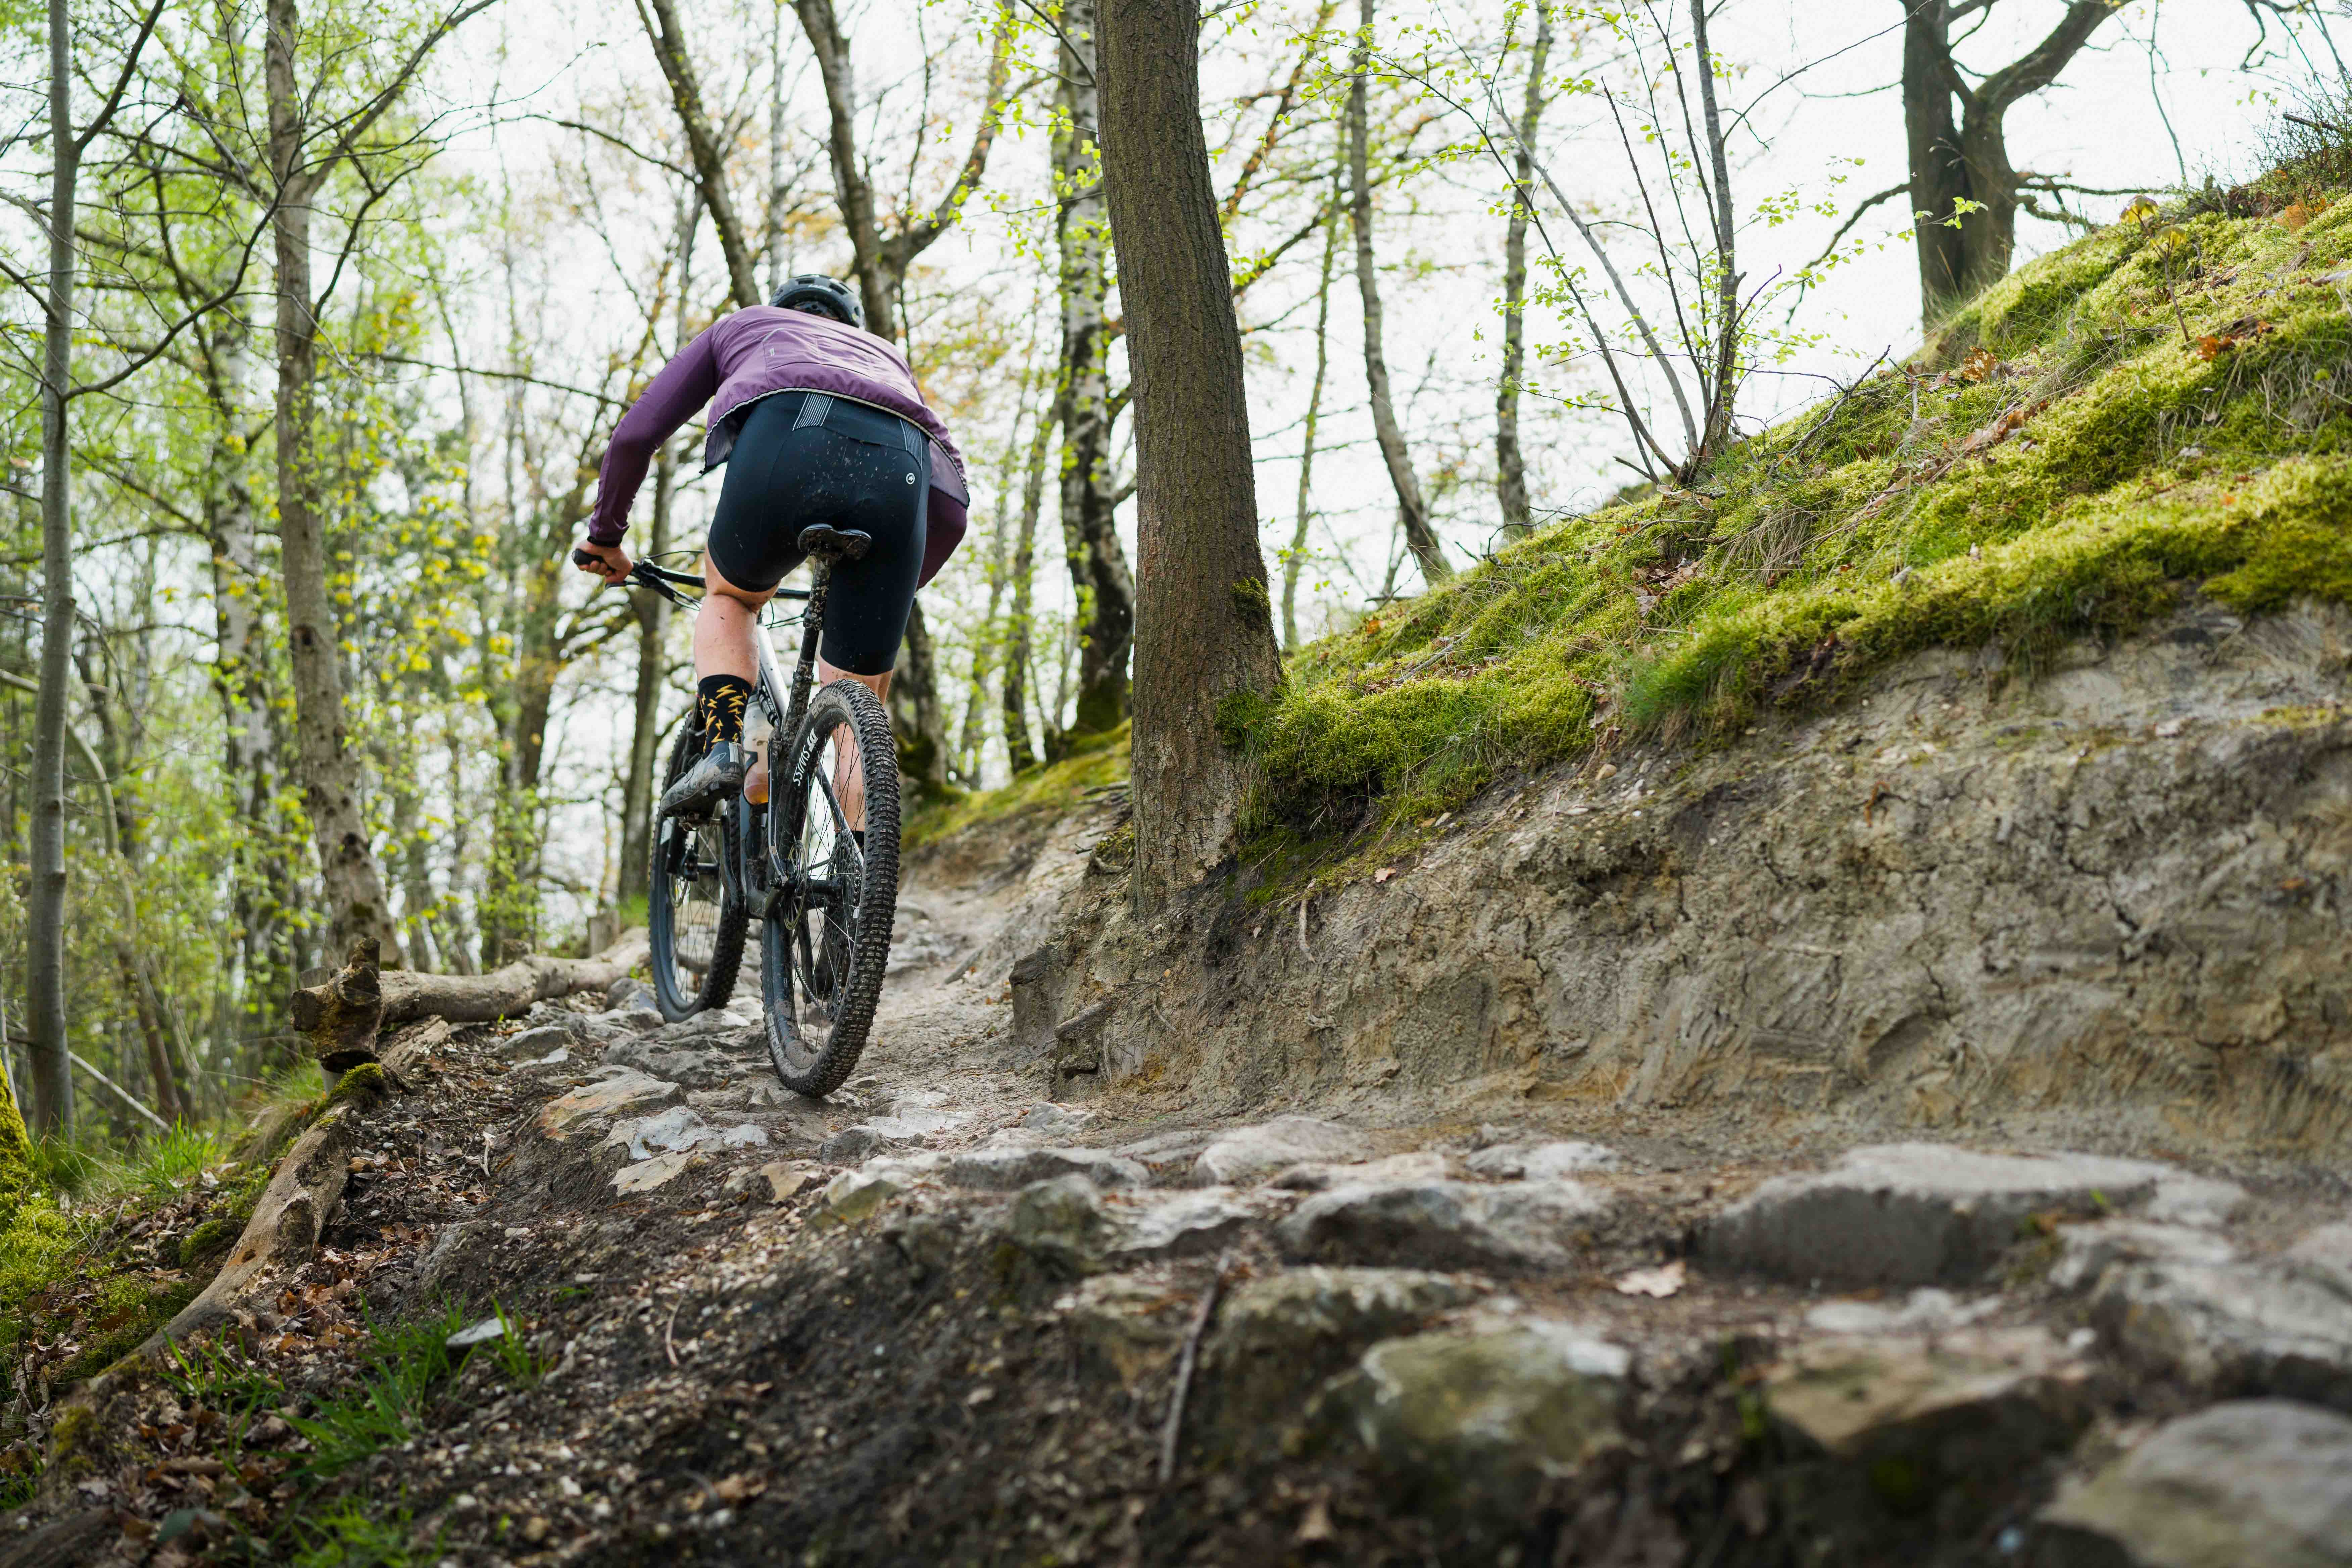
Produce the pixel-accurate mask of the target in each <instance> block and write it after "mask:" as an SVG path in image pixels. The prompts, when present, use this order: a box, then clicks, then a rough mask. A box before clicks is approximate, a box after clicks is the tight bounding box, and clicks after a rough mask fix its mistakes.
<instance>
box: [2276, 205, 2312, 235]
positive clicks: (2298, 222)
mask: <svg viewBox="0 0 2352 1568" xmlns="http://www.w3.org/2000/svg"><path fill="white" fill-rule="evenodd" d="M2311 219H2312V209H2311V208H2309V207H2307V206H2305V205H2303V204H2302V203H2301V202H2289V203H2288V204H2287V205H2286V206H2285V207H2284V209H2283V210H2282V211H2281V212H2280V213H2279V215H2278V218H2277V223H2278V226H2280V227H2281V228H2283V229H2285V230H2286V231H2287V232H2288V233H2289V234H2293V233H2294V232H2295V231H2296V230H2297V229H2300V228H2301V227H2302V226H2304V225H2305V224H2307V223H2309V222H2310V221H2311Z"/></svg>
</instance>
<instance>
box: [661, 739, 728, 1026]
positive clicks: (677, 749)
mask: <svg viewBox="0 0 2352 1568" xmlns="http://www.w3.org/2000/svg"><path fill="white" fill-rule="evenodd" d="M704 749H705V748H704V744H703V738H702V731H701V727H700V726H699V725H698V724H697V723H696V722H695V721H694V714H693V713H692V712H691V711H689V712H688V714H687V716H686V718H685V720H684V721H682V722H681V723H680V724H679V725H678V730H677V739H676V740H675V741H673V742H670V748H669V765H668V766H667V768H666V769H664V770H663V773H662V782H661V783H660V784H659V785H657V786H656V789H655V792H654V798H655V799H656V801H658V800H659V799H660V798H661V796H662V795H663V794H665V793H667V790H668V789H669V786H670V785H671V784H675V783H677V780H678V779H680V778H681V777H683V776H684V775H685V773H686V772H687V770H688V769H689V768H691V767H693V766H694V764H695V763H696V762H697V761H698V760H699V759H700V757H701V755H702V753H703V751H704ZM733 805H734V803H733V802H732V801H731V800H730V801H725V802H721V803H720V804H719V807H718V808H717V809H716V810H714V811H713V812H712V814H711V818H710V820H709V822H708V823H698V824H693V825H690V826H689V825H685V824H680V825H679V830H680V831H685V832H689V833H707V834H709V835H711V836H713V838H714V839H715V843H716V848H717V853H718V863H719V868H720V869H719V879H718V881H719V913H718V921H717V925H716V927H715V929H714V930H713V931H712V933H711V952H710V964H709V968H707V969H705V970H704V971H703V972H702V978H701V981H700V983H699V984H696V985H694V986H692V987H691V988H690V989H689V988H688V987H687V986H685V985H682V984H680V983H679V973H680V969H681V965H680V964H679V963H677V938H678V931H677V916H678V912H679V911H678V909H677V905H676V903H675V902H674V900H673V891H672V889H671V886H670V881H671V879H670V876H669V872H668V869H667V866H666V864H665V861H666V860H667V858H668V856H669V845H670V835H669V833H668V832H667V831H665V829H666V828H667V826H668V825H667V823H666V822H665V821H663V820H659V819H656V822H655V823H654V830H653V832H652V833H650V834H649V835H647V837H650V838H651V839H652V840H653V843H652V847H651V848H650V850H649V853H650V854H651V856H652V858H653V865H652V868H651V872H652V874H651V877H650V878H649V879H648V881H647V885H646V886H647V892H646V935H647V936H648V937H649V939H650V941H651V945H652V953H651V958H652V968H653V972H654V999H655V1003H656V1005H658V1006H659V1007H660V1009H661V1015H662V1016H663V1017H664V1018H667V1019H668V1020H669V1021H670V1022H671V1023H673V1024H675V1023H677V1021H678V1020H679V1019H681V1018H688V1017H691V1016H694V1015H695V1014H697V1013H700V1012H704V1011H707V1010H709V1009H711V1008H714V1007H723V1006H725V1005H727V999H728V998H729V997H730V996H732V995H734V994H735V977H736V973H737V971H738V970H740V968H741V967H742V963H743V938H744V933H745V931H747V930H748V929H749V928H750V925H751V909H750V906H749V905H747V904H746V903H745V902H744V900H743V893H742V889H740V888H739V887H738V886H737V885H736V879H735V875H734V871H733V868H734V866H735V855H736V846H735V813H734V811H733V810H732V806H733ZM689 973H690V972H689Z"/></svg>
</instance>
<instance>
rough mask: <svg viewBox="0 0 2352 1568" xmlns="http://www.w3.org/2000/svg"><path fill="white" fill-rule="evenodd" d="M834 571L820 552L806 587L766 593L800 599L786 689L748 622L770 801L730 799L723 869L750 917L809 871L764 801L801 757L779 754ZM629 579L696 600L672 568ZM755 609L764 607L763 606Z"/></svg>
mask: <svg viewBox="0 0 2352 1568" xmlns="http://www.w3.org/2000/svg"><path fill="white" fill-rule="evenodd" d="M832 577H833V567H832V563H830V562H828V561H826V560H824V559H823V558H821V557H820V558H816V559H814V560H812V561H811V562H810V563H809V585H808V587H807V588H806V589H798V588H780V589H778V590H777V591H776V593H775V594H774V595H772V599H797V600H800V601H803V610H802V612H801V626H802V630H801V650H800V658H798V659H796V660H795V661H794V662H793V679H792V683H791V685H790V687H789V688H787V687H786V685H785V682H784V679H783V668H782V665H780V664H779V663H778V662H777V659H776V647H775V643H774V642H773V640H772V639H771V638H770V637H769V636H768V628H767V626H766V625H765V624H764V623H763V622H762V621H761V620H760V619H759V618H757V617H756V616H755V617H754V618H753V620H752V623H751V643H752V647H753V649H754V652H755V655H756V658H757V660H758V665H759V679H758V680H757V681H755V682H754V683H753V687H752V700H753V701H754V702H756V703H758V704H759V706H760V707H761V710H763V711H764V712H765V713H766V714H767V717H768V724H769V729H768V753H767V763H768V780H769V785H768V787H769V802H768V804H767V805H753V804H752V803H751V802H750V801H748V800H745V799H744V798H743V797H742V796H741V795H737V796H736V797H735V810H736V812H737V814H738V815H737V817H736V827H737V830H738V831H737V832H736V835H735V843H736V846H737V853H738V854H739V855H740V857H741V858H740V861H739V862H738V863H737V864H735V865H732V866H729V867H727V868H725V870H724V873H723V874H724V875H726V876H727V877H729V878H730V879H732V880H733V881H734V883H735V892H736V896H737V897H739V898H740V899H741V900H743V901H744V902H745V903H746V904H747V905H749V906H750V909H751V918H752V919H754V920H760V921H764V920H765V919H766V918H767V916H768V915H769V914H770V913H771V912H772V910H774V909H775V907H776V903H777V900H781V899H782V898H784V897H785V896H786V895H787V894H788V893H790V892H791V891H792V890H793V883H794V881H795V879H796V878H800V879H806V877H807V873H806V871H805V870H804V869H801V868H795V867H794V865H793V861H792V858H791V856H790V855H789V854H788V852H787V851H786V848H785V847H784V839H785V837H786V836H787V835H786V834H785V833H782V832H774V831H767V830H768V829H772V828H774V827H775V826H777V821H776V819H775V818H774V816H773V814H772V812H771V810H770V806H772V805H773V804H774V803H775V799H776V796H775V790H776V787H777V785H778V784H779V783H782V782H787V781H789V780H790V778H791V777H792V775H793V773H796V772H797V771H798V766H797V764H798V763H799V760H800V759H798V758H791V757H786V756H784V755H783V754H782V753H783V752H786V751H788V750H789V749H790V747H791V746H792V744H793V740H794V738H795V737H797V736H798V735H799V733H800V728H801V721H803V719H805V718H806V717H807V716H808V710H809V696H810V693H811V692H813V691H814V689H815V688H816V651H817V639H818V638H819V637H821V636H822V635H823V634H824V595H825V589H826V588H827V586H828V585H829V584H830V583H831V580H832ZM628 580H629V581H630V582H632V583H635V584H636V585H638V586H639V587H644V588H650V589H652V590H653V591H654V592H655V593H657V594H659V595H661V596H662V597H663V598H665V599H667V600H668V601H669V602H670V603H671V604H673V605H677V606H678V607H680V608H681V609H698V608H699V607H700V604H701V602H700V601H699V600H697V599H690V598H688V596H687V595H684V594H681V593H679V592H678V589H679V588H681V587H694V588H699V587H701V586H703V582H702V579H701V578H700V577H698V576H696V575H694V574H689V573H685V572H672V571H669V570H668V569H667V568H665V567H660V566H656V565H654V564H652V563H649V562H644V561H640V562H638V563H635V565H634V566H632V567H631V568H630V571H629V577H628ZM771 602H772V601H771ZM761 607H762V608H763V609H764V608H765V606H764V605H763V606H761ZM780 694H782V701H783V707H782V710H779V709H778V708H777V701H778V699H779V695H780ZM780 764H782V765H780ZM832 793H833V792H832V790H831V789H830V788H829V787H828V788H827V790H826V791H825V794H826V795H827V797H828V799H830V797H831V795H832ZM833 809H834V811H835V815H836V816H838V815H839V813H840V807H839V805H837V804H836V805H834V808H833ZM783 826H784V827H785V828H787V829H788V830H789V832H790V834H791V835H793V836H797V835H798V833H799V832H800V829H801V824H799V823H798V822H785V823H784V824H783ZM835 826H836V830H837V831H846V825H845V823H839V822H837V823H836V824H835ZM754 843H757V844H758V845H759V846H760V850H759V853H758V855H757V857H756V858H755V857H754V856H753V855H752V853H751V846H752V845H753V844H754ZM808 885H809V889H810V890H811V891H812V892H813V893H814V892H819V891H822V892H824V893H826V894H827V895H831V894H832V893H834V892H835V891H836V889H833V888H832V887H831V886H830V885H829V884H826V883H823V882H818V881H810V882H809V884H808Z"/></svg>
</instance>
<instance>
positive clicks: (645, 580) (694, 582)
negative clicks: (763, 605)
mask: <svg viewBox="0 0 2352 1568" xmlns="http://www.w3.org/2000/svg"><path fill="white" fill-rule="evenodd" d="M572 564H573V565H574V566H593V565H596V564H597V557H595V556H593V555H591V554H589V553H588V552H586V551H585V550H574V551H573V552H572ZM606 581H608V582H609V581H610V579H609V578H608V579H606ZM621 582H622V583H623V584H627V585H631V586H635V587H639V588H650V589H652V590H653V591H654V592H655V593H656V594H659V595H661V596H662V597H663V598H665V599H667V600H668V601H669V602H670V603H671V604H673V605H685V604H690V603H692V601H691V600H689V599H688V598H687V596H686V595H683V594H681V593H679V592H678V591H677V590H678V589H679V588H699V587H701V586H702V574H700V573H698V572H672V571H671V570H669V569H668V568H667V567H666V566H656V565H655V564H654V563H652V562H650V561H639V562H636V563H633V564H632V565H631V566H630V567H629V574H628V575H627V576H626V577H624V578H623V579H621ZM775 596H776V597H777V598H779V599H805V598H807V597H808V590H807V589H805V588H779V589H777V590H776V595H775Z"/></svg>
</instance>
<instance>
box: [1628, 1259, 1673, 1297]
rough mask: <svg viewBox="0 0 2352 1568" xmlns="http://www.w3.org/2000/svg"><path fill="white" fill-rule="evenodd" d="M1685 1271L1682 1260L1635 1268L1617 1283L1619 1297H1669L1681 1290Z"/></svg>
mask: <svg viewBox="0 0 2352 1568" xmlns="http://www.w3.org/2000/svg"><path fill="white" fill-rule="evenodd" d="M1686 1272H1687V1270H1686V1269H1685V1268H1684V1266H1683V1260H1682V1259H1681V1258H1675V1260H1674V1261H1673V1262H1672V1263H1662V1264H1660V1265H1659V1266H1658V1267H1657V1268H1636V1269H1634V1270H1633V1272H1632V1273H1631V1274H1628V1275H1626V1276H1625V1277H1624V1278H1623V1279H1620V1280H1618V1281H1617V1294H1619V1295H1620V1296H1671V1295H1673V1294H1675V1292H1676V1291H1678V1290H1680V1289H1682V1288H1683V1277H1684V1275H1685V1273H1686Z"/></svg>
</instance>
